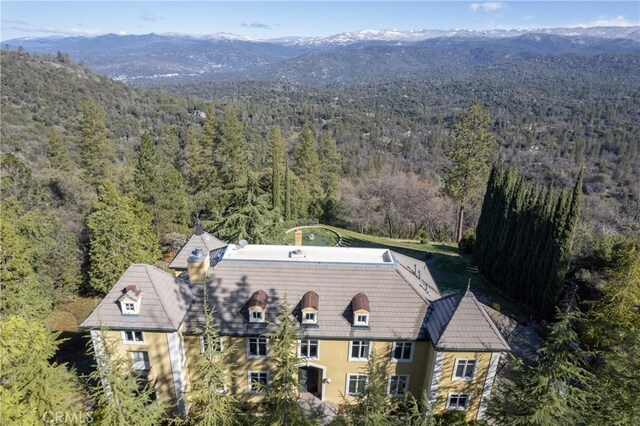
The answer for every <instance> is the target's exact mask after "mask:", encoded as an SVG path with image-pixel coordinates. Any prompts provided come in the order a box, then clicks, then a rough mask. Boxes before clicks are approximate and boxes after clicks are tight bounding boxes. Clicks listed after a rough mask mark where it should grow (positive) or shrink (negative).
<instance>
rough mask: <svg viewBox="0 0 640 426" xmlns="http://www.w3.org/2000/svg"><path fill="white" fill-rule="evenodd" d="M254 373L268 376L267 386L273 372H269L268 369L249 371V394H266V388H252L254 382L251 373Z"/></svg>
mask: <svg viewBox="0 0 640 426" xmlns="http://www.w3.org/2000/svg"><path fill="white" fill-rule="evenodd" d="M252 374H264V375H266V377H267V383H266V384H265V386H269V381H270V380H271V374H269V371H268V370H266V371H264V370H260V371H258V370H249V371H248V372H247V393H248V394H249V395H264V394H265V393H267V391H266V390H252V389H251V388H252V385H251V384H252V382H251V375H252Z"/></svg>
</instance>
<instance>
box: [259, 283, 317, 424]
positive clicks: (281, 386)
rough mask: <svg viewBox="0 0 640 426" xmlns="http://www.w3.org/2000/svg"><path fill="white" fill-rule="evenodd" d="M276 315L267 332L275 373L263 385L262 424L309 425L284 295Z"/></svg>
mask: <svg viewBox="0 0 640 426" xmlns="http://www.w3.org/2000/svg"><path fill="white" fill-rule="evenodd" d="M278 309H279V314H278V317H277V318H276V321H275V323H273V324H271V326H272V327H273V329H274V330H273V332H271V333H268V334H266V337H267V338H269V339H270V345H269V357H270V358H271V362H272V365H273V370H272V371H274V373H273V374H272V375H271V378H270V380H269V385H268V386H267V388H266V397H265V404H266V406H267V415H266V416H265V419H264V420H265V422H264V423H265V424H266V425H272V424H281V425H283V426H289V425H291V426H297V425H305V424H312V422H310V421H308V419H307V418H306V417H305V413H304V411H303V410H302V407H300V405H299V404H298V366H299V365H300V360H299V359H298V357H297V356H296V350H295V348H296V343H297V339H298V336H297V333H296V326H295V322H294V321H295V320H294V318H293V317H292V315H291V308H290V307H289V304H288V302H287V297H286V295H285V296H284V298H283V299H282V301H281V302H280V304H279V306H278Z"/></svg>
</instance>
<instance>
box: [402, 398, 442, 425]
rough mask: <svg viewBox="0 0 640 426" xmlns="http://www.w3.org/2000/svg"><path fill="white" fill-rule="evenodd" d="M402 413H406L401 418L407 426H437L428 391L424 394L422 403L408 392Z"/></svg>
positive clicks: (403, 402) (421, 399)
mask: <svg viewBox="0 0 640 426" xmlns="http://www.w3.org/2000/svg"><path fill="white" fill-rule="evenodd" d="M401 405H402V406H401V408H400V411H401V412H402V413H404V415H401V416H400V418H399V421H401V422H402V424H404V425H407V426H436V419H435V417H434V414H433V404H432V403H431V402H430V401H429V393H428V391H427V390H425V391H423V392H422V396H421V398H420V402H418V400H416V398H415V397H414V396H413V395H412V394H411V393H410V392H407V394H406V396H405V398H404V400H403V401H402V403H401Z"/></svg>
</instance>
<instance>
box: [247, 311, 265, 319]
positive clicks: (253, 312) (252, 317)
mask: <svg viewBox="0 0 640 426" xmlns="http://www.w3.org/2000/svg"><path fill="white" fill-rule="evenodd" d="M256 314H260V317H259V318H256V317H255V316H254V315H256ZM249 322H264V311H263V310H258V309H256V310H252V311H249Z"/></svg>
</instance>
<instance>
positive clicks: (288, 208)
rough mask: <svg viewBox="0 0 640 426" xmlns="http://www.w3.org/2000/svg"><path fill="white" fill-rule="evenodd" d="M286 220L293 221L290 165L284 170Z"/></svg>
mask: <svg viewBox="0 0 640 426" xmlns="http://www.w3.org/2000/svg"><path fill="white" fill-rule="evenodd" d="M284 218H285V219H286V220H291V219H293V217H292V216H291V176H290V171H289V163H288V162H287V164H286V165H285V170H284Z"/></svg>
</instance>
